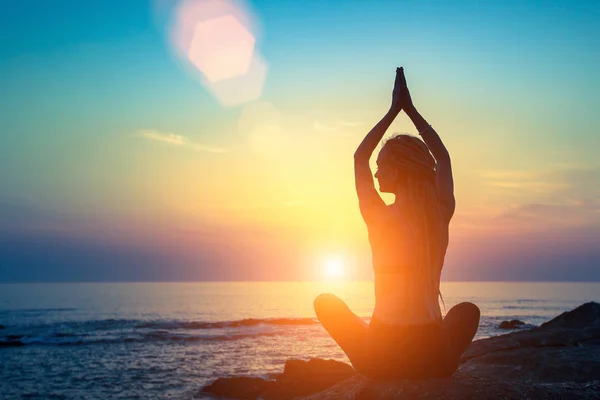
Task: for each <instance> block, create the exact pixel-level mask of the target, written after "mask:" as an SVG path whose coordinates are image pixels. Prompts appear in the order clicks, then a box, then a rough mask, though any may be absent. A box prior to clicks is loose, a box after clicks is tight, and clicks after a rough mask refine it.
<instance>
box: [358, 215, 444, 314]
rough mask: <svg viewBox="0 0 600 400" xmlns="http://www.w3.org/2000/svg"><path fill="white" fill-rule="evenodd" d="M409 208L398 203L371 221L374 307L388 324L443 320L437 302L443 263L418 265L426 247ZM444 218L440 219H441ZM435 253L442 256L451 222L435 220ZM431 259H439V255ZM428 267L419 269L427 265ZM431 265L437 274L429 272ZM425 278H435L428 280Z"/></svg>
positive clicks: (434, 260) (369, 229)
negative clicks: (401, 207) (415, 226)
mask: <svg viewBox="0 0 600 400" xmlns="http://www.w3.org/2000/svg"><path fill="white" fill-rule="evenodd" d="M408 212H410V209H408V208H405V209H400V208H399V207H398V206H396V205H395V204H392V205H390V206H388V207H386V209H385V212H384V215H381V216H380V218H377V219H376V220H374V221H373V222H372V223H370V224H369V225H368V232H369V242H370V245H371V252H372V258H373V260H372V261H373V270H374V275H375V282H374V284H375V309H374V312H373V317H374V318H377V319H378V320H379V321H381V322H383V323H388V324H424V323H431V322H439V321H441V310H440V307H439V302H438V291H439V274H440V273H441V265H439V266H430V267H426V266H423V265H419V257H420V256H422V252H423V251H431V250H432V249H427V248H424V246H425V244H424V243H422V240H423V237H422V236H420V235H419V234H417V232H415V230H416V229H415V228H412V226H414V223H411V222H410V217H411V216H410V215H408ZM440 222H441V221H440ZM435 225H436V226H434V229H437V230H439V232H437V234H436V235H432V236H435V237H436V238H438V239H437V240H436V243H430V244H429V246H436V247H437V249H433V250H435V252H434V254H440V253H439V252H441V257H442V259H441V260H442V261H441V262H443V256H444V255H445V253H446V249H447V247H448V223H440V224H435ZM429 262H434V263H437V262H439V261H437V260H436V259H430V261H429ZM424 267H426V269H425V270H419V268H421V269H422V268H424ZM429 268H432V270H433V271H436V272H435V274H436V276H434V277H432V276H430V275H429V273H430V272H428V271H431V270H430V269H429ZM426 280H432V282H431V284H427V282H425V281H426Z"/></svg>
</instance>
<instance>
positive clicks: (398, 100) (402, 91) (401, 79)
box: [392, 67, 412, 111]
mask: <svg viewBox="0 0 600 400" xmlns="http://www.w3.org/2000/svg"><path fill="white" fill-rule="evenodd" d="M411 105H412V100H411V98H410V92H409V91H408V87H407V86H406V77H405V76H404V68H402V67H400V68H396V80H395V81H394V91H393V92H392V108H393V109H394V110H396V111H400V110H401V109H403V108H405V109H406V108H408V107H410V106H411Z"/></svg>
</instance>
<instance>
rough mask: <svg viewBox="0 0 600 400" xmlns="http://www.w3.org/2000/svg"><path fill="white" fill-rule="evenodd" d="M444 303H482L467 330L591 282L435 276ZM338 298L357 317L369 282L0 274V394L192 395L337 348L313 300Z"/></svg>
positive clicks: (552, 311)
mask: <svg viewBox="0 0 600 400" xmlns="http://www.w3.org/2000/svg"><path fill="white" fill-rule="evenodd" d="M441 290H442V294H443V296H444V300H445V305H446V310H448V309H450V308H451V307H452V306H453V305H454V304H457V303H460V302H462V301H471V302H473V303H475V304H477V305H478V306H479V307H480V309H481V312H482V317H481V321H480V326H479V330H478V332H477V335H476V339H478V338H484V337H488V336H493V335H498V334H501V333H505V332H506V331H502V330H500V329H498V325H499V324H500V322H501V321H503V320H510V319H520V320H523V321H525V322H526V323H527V324H528V326H533V325H539V324H541V323H543V322H545V321H547V320H549V319H551V318H553V317H555V316H557V315H559V314H560V313H562V312H564V311H568V310H571V309H573V308H575V307H576V306H578V305H580V304H582V303H584V302H587V301H600V283H510V282H444V283H442V288H441ZM323 292H330V293H334V294H336V295H338V296H339V297H340V298H342V299H343V300H344V301H345V302H346V303H347V304H348V306H349V307H350V308H351V309H352V310H353V311H354V312H355V313H356V314H358V315H359V316H361V317H363V318H364V320H365V321H367V322H368V321H369V320H370V317H371V314H372V311H373V305H374V300H375V299H374V293H373V283H372V282H352V283H350V282H204V283H76V284H6V285H0V325H1V326H2V327H0V398H1V399H21V398H27V399H109V398H110V399H137V398H139V399H191V398H193V397H194V395H195V394H197V392H198V391H199V389H200V388H201V387H202V386H204V385H206V384H208V383H210V382H211V381H212V380H214V379H216V378H217V377H226V376H241V375H243V376H262V377H267V376H271V374H273V373H278V372H281V371H282V370H283V366H284V363H285V361H286V360H288V359H290V358H299V359H309V358H312V357H321V358H330V359H334V360H339V361H345V362H347V361H348V359H347V358H346V356H345V355H344V353H343V352H342V351H341V350H340V349H339V347H338V346H337V345H336V343H335V342H334V341H333V339H331V337H329V336H328V335H327V332H326V331H325V330H324V329H323V327H322V326H321V325H320V324H319V323H318V321H317V320H316V318H315V314H314V310H313V305H312V302H313V299H314V298H315V297H316V296H317V295H318V294H319V293H323Z"/></svg>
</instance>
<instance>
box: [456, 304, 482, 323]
mask: <svg viewBox="0 0 600 400" xmlns="http://www.w3.org/2000/svg"><path fill="white" fill-rule="evenodd" d="M456 308H457V309H458V310H460V313H461V315H464V317H465V318H466V319H468V320H473V321H477V323H479V318H480V317H481V311H480V310H479V307H477V306H476V305H475V304H473V303H471V302H469V301H465V302H462V303H460V304H457V305H456Z"/></svg>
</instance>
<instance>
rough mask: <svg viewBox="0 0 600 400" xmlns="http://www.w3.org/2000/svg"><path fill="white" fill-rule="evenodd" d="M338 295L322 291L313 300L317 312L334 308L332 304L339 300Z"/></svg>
mask: <svg viewBox="0 0 600 400" xmlns="http://www.w3.org/2000/svg"><path fill="white" fill-rule="evenodd" d="M338 300H339V299H338V297H337V296H335V295H333V294H331V293H321V294H320V295H318V296H317V297H316V298H315V300H314V301H313V306H314V308H315V312H316V313H317V315H318V314H322V313H323V312H324V311H326V310H329V309H331V308H332V305H333V304H335V303H336V302H337V301H338Z"/></svg>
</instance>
